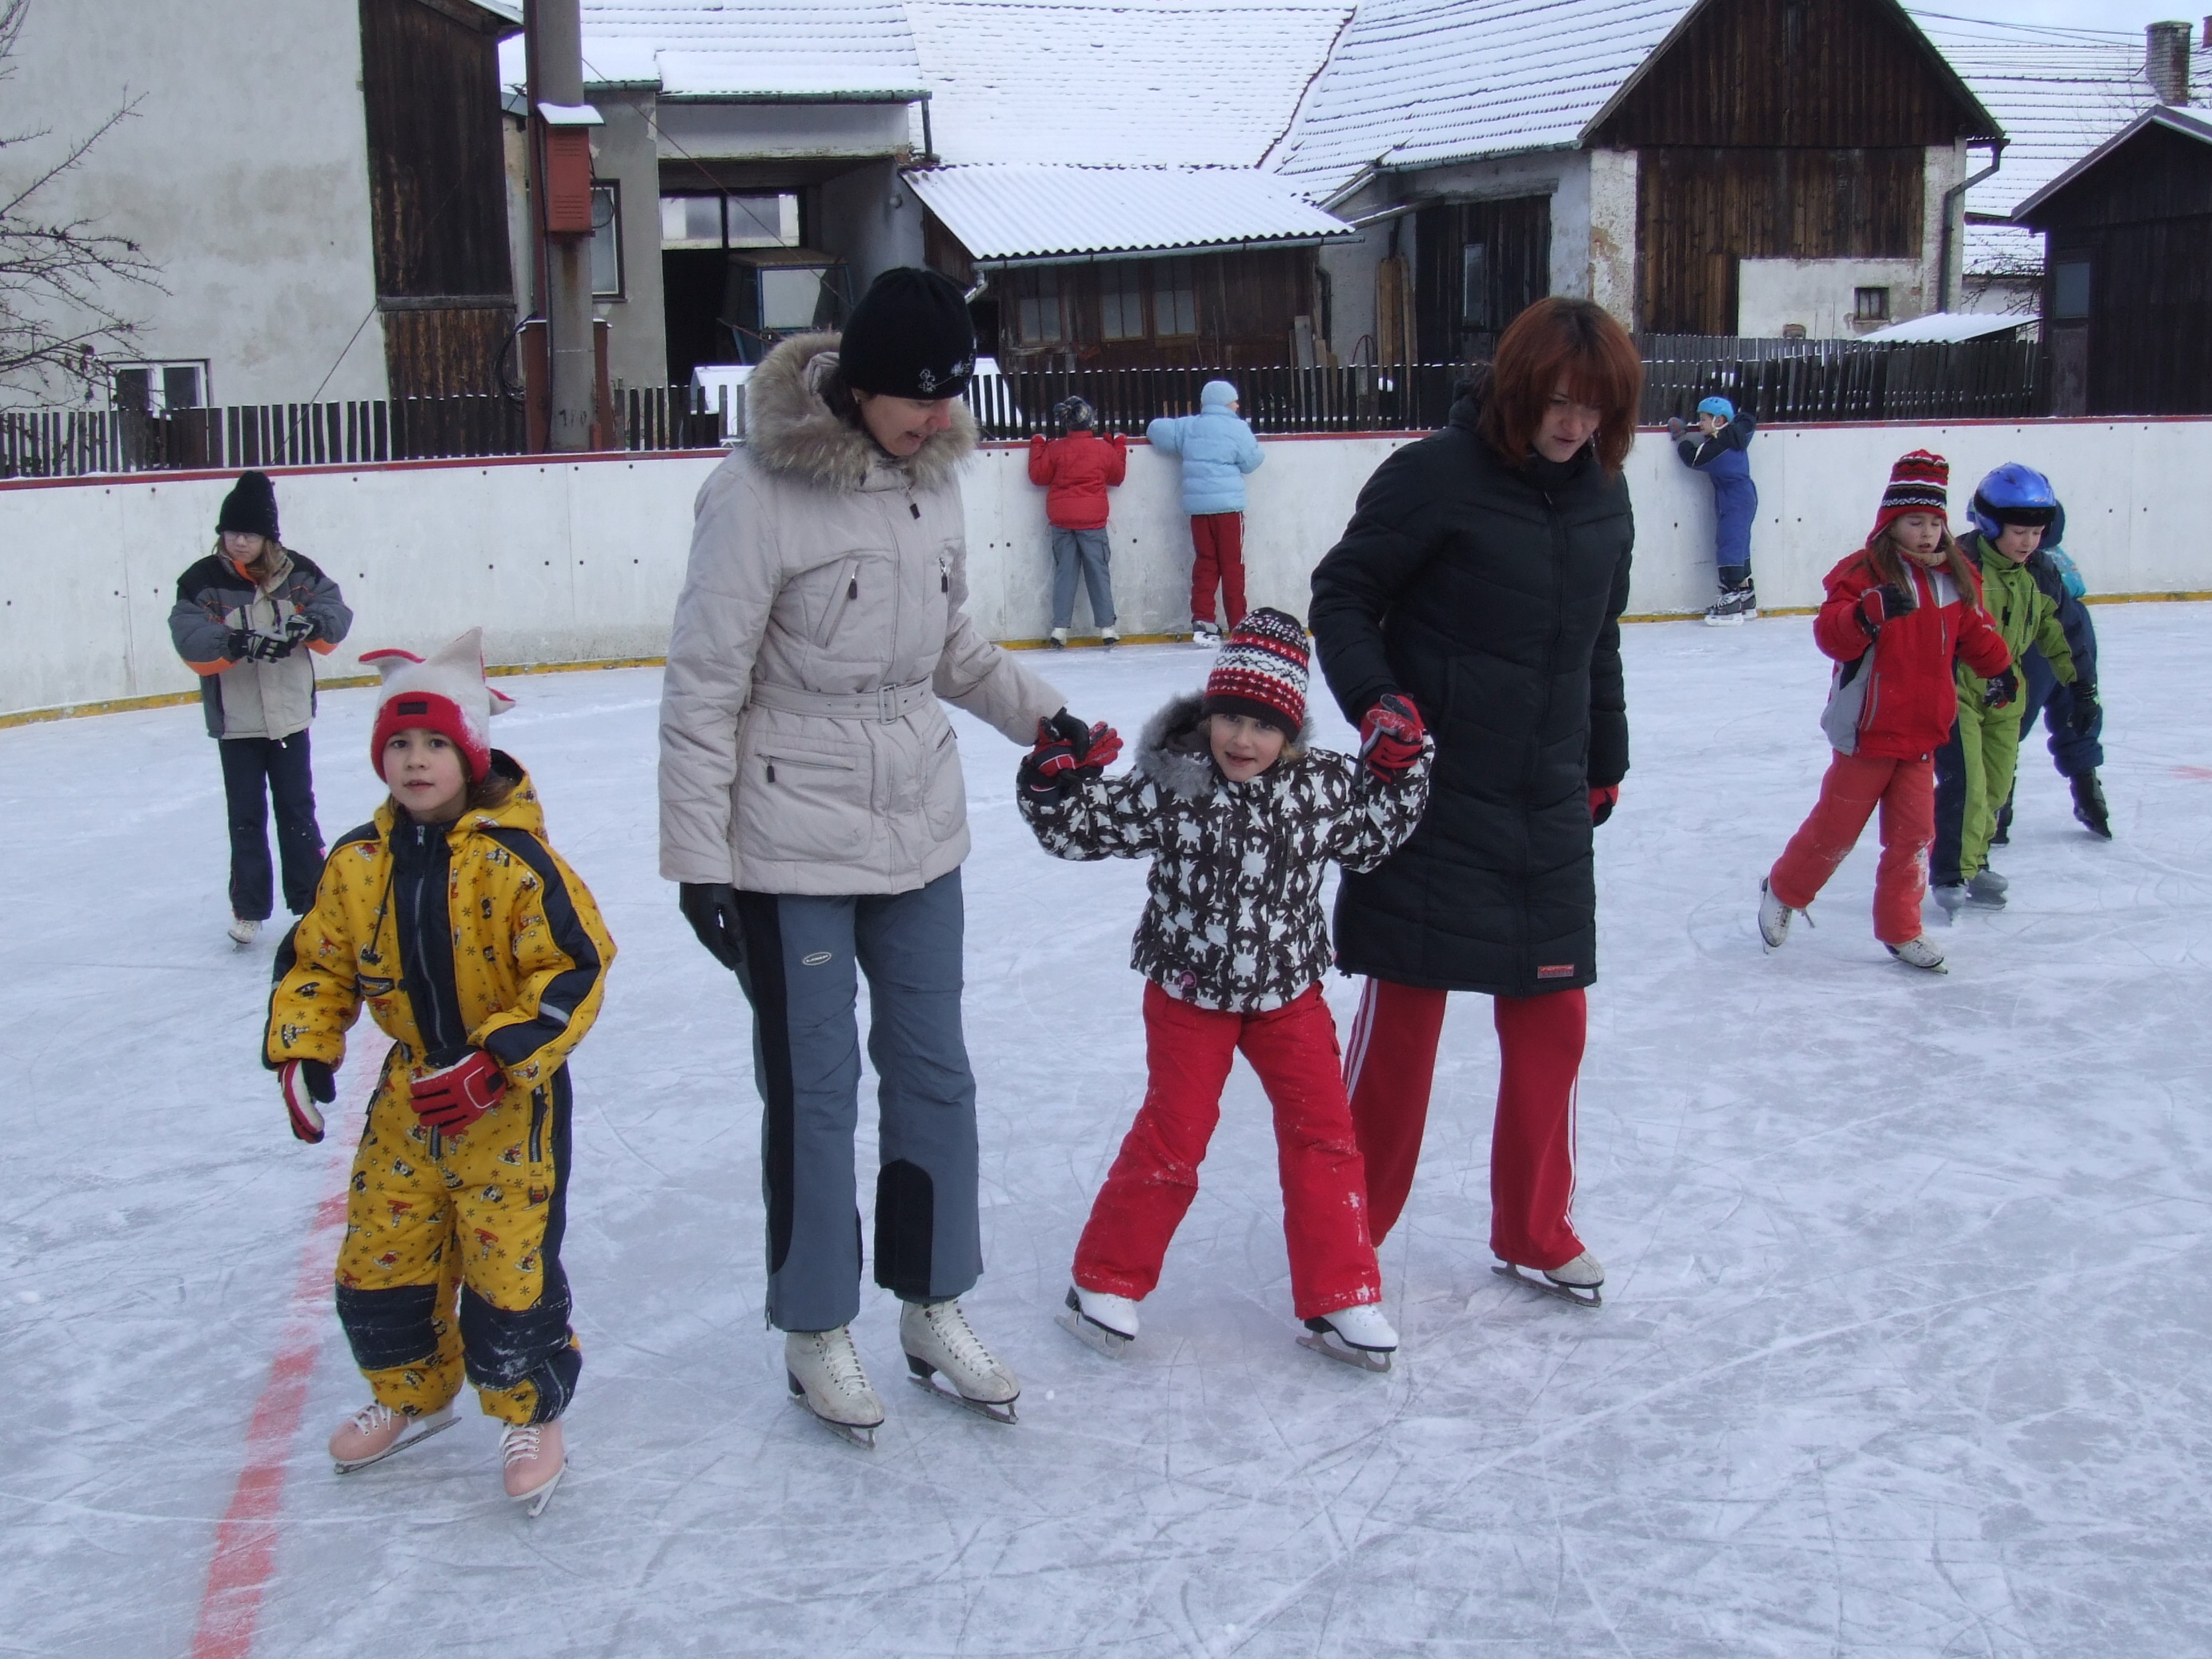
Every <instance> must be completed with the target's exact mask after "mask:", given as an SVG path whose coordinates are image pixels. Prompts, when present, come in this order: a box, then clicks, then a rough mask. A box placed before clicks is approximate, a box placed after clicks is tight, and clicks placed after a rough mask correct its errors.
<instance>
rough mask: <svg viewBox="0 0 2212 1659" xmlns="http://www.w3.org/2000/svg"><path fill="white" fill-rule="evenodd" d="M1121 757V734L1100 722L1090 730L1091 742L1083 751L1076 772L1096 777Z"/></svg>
mask: <svg viewBox="0 0 2212 1659" xmlns="http://www.w3.org/2000/svg"><path fill="white" fill-rule="evenodd" d="M1119 759H1121V733H1120V732H1116V731H1115V729H1114V728H1113V727H1112V726H1109V725H1107V724H1106V722H1105V721H1103V720H1100V721H1098V722H1097V723H1096V724H1095V725H1093V726H1091V740H1090V742H1089V744H1088V745H1087V746H1086V747H1085V749H1084V751H1083V759H1082V760H1081V761H1080V762H1079V763H1077V766H1076V770H1077V771H1079V772H1088V773H1089V774H1090V775H1091V776H1092V777H1094V778H1095V777H1097V775H1099V774H1100V773H1102V772H1103V771H1104V770H1105V769H1107V768H1108V767H1109V766H1111V765H1112V764H1113V763H1115V761H1117V760H1119Z"/></svg>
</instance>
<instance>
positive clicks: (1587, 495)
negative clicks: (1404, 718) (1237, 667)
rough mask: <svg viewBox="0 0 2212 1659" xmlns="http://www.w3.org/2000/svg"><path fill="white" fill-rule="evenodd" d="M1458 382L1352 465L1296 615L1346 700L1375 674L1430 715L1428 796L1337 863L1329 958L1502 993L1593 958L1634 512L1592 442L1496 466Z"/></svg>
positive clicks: (1379, 683) (1623, 746)
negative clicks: (1339, 881) (1427, 412)
mask: <svg viewBox="0 0 2212 1659" xmlns="http://www.w3.org/2000/svg"><path fill="white" fill-rule="evenodd" d="M1479 410H1480V404H1479V402H1478V401H1477V398H1476V396H1468V397H1463V398H1461V400H1460V401H1459V403H1458V404H1456V405H1455V406H1454V408H1453V410H1452V415H1451V422H1450V424H1449V425H1448V426H1447V427H1446V428H1444V429H1443V431H1441V432H1439V433H1437V434H1436V435H1433V436H1431V437H1429V438H1425V439H1424V440H1422V441H1420V442H1419V443H1417V444H1413V445H1411V446H1409V447H1407V448H1405V449H1401V450H1400V451H1399V452H1398V453H1396V454H1395V455H1393V456H1392V457H1391V458H1390V459H1389V460H1387V461H1385V462H1384V463H1383V465H1382V466H1380V467H1379V468H1377V469H1376V473H1375V476H1374V477H1371V478H1370V479H1369V480H1368V481H1367V487H1366V488H1365V489H1363V490H1361V491H1360V494H1359V504H1358V508H1357V509H1356V510H1355V511H1354V513H1353V514H1352V522H1351V524H1350V525H1349V526H1346V529H1345V532H1344V537H1343V539H1342V540H1340V542H1338V543H1337V544H1336V546H1335V547H1334V549H1332V550H1330V551H1329V553H1328V556H1327V557H1325V558H1324V559H1322V562H1321V563H1320V565H1319V566H1318V567H1316V569H1315V571H1314V577H1313V611H1312V616H1311V626H1312V629H1313V632H1314V639H1315V642H1316V645H1317V646H1318V647H1319V649H1320V654H1321V660H1322V671H1323V672H1324V673H1325V674H1326V675H1327V676H1328V684H1329V690H1331V691H1333V692H1334V694H1335V696H1336V700H1337V702H1338V704H1339V705H1340V707H1341V708H1343V710H1344V712H1345V714H1346V717H1348V718H1349V719H1351V720H1354V721H1357V720H1358V719H1359V718H1360V716H1361V715H1363V714H1365V713H1366V712H1367V710H1368V709H1369V708H1371V707H1373V705H1374V702H1375V700H1376V698H1377V697H1379V696H1383V694H1384V693H1385V692H1388V691H1393V690H1395V691H1399V692H1401V693H1403V694H1404V695H1406V696H1409V697H1410V698H1412V700H1413V704H1414V706H1415V707H1416V708H1419V710H1420V712H1421V717H1422V719H1423V720H1425V721H1427V722H1428V725H1429V726H1430V729H1431V731H1433V732H1435V734H1436V739H1437V758H1436V767H1435V770H1434V772H1433V774H1432V775H1431V781H1430V795H1429V809H1428V812H1427V815H1426V816H1425V817H1424V818H1423V819H1422V821H1421V825H1420V828H1419V829H1416V830H1415V831H1414V832H1413V836H1412V838H1411V839H1410V840H1408V841H1407V842H1406V843H1405V845H1404V846H1402V847H1401V848H1399V849H1398V850H1397V851H1396V852H1395V853H1394V854H1391V856H1390V857H1389V860H1387V861H1385V862H1384V863H1383V865H1382V866H1381V867H1380V868H1378V869H1376V870H1374V871H1372V872H1369V873H1367V874H1364V875H1356V874H1353V873H1352V872H1350V871H1347V872H1346V873H1345V877H1344V882H1343V885H1342V886H1341V887H1340V889H1339V890H1338V894H1337V901H1336V955H1337V963H1338V965H1339V966H1340V968H1342V969H1344V970H1345V971H1346V972H1347V973H1352V974H1368V975H1376V976H1377V977H1379V978H1383V979H1388V980H1395V981H1398V982H1399V983H1401V984H1405V985H1419V986H1426V987H1432V988H1441V989H1446V990H1455V991H1486V992H1489V993H1491V994H1493V995H1498V996H1515V997H1520V996H1533V995H1534V994H1538V993H1540V992H1544V991H1557V990H1565V989H1568V988H1570V987H1575V986H1582V985H1588V984H1589V983H1590V982H1591V981H1593V980H1595V978H1596V977H1597V960H1596V957H1597V925H1596V910H1597V896H1596V889H1595V881H1594V879H1593V874H1592V868H1591V844H1590V843H1591V832H1590V819H1589V789H1590V788H1592V787H1603V786H1606V785H1609V784H1614V783H1618V782H1620V779H1621V777H1622V776H1623V775H1624V774H1626V772H1627V770H1628V714H1627V703H1626V699H1625V697H1624V696H1623V692H1622V686H1621V674H1620V613H1621V611H1622V609H1623V608H1624V607H1625V606H1626V605H1627V603H1628V567H1629V554H1630V549H1631V547H1632V545H1633V544H1634V542H1635V538H1636V528H1635V523H1634V520H1633V519H1632V516H1631V514H1630V510H1629V504H1628V489H1627V486H1626V484H1625V483H1622V482H1621V481H1620V479H1619V478H1608V477H1607V476H1606V475H1605V473H1604V471H1603V470H1602V469H1601V467H1600V466H1599V465H1598V464H1597V461H1596V458H1595V455H1594V454H1593V453H1592V452H1590V451H1589V450H1584V451H1583V453H1582V454H1581V455H1579V456H1577V458H1576V459H1574V460H1573V461H1571V462H1567V463H1565V464H1564V465H1562V464H1558V463H1553V462H1548V461H1546V460H1544V459H1542V458H1541V456H1534V455H1532V456H1531V457H1530V459H1529V460H1528V463H1527V464H1526V465H1523V466H1522V467H1520V468H1517V469H1516V468H1512V467H1509V466H1508V465H1506V462H1505V460H1504V457H1502V456H1501V455H1499V454H1498V453H1497V452H1496V451H1495V450H1493V449H1492V447H1490V446H1489V445H1488V444H1487V443H1486V442H1485V441H1483V440H1482V439H1481V438H1480V436H1479V435H1477V433H1476V429H1475V420H1476V416H1477V414H1478V412H1479Z"/></svg>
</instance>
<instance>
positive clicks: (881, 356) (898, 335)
mask: <svg viewBox="0 0 2212 1659" xmlns="http://www.w3.org/2000/svg"><path fill="white" fill-rule="evenodd" d="M837 368H838V371H839V373H840V374H842V375H843V376H844V380H845V384H846V385H847V386H851V387H852V388H853V389H854V391H855V392H876V393H878V394H879V395H880V396H883V397H887V398H922V399H925V400H927V399H932V398H957V397H958V396H959V395H960V394H961V393H962V392H965V391H966V390H967V389H968V377H969V375H971V374H974V373H975V324H974V323H972V322H970V321H969V318H968V300H967V296H966V295H963V293H961V291H960V289H959V286H958V284H957V283H954V282H953V281H952V279H951V277H949V276H939V274H938V273H937V272H935V271H933V270H922V269H921V268H920V267H919V266H915V265H896V266H894V267H892V268H891V269H890V270H887V271H885V272H884V274H883V275H882V276H878V277H877V278H876V280H875V282H874V283H873V284H872V286H871V287H870V288H869V289H868V291H867V293H866V294H865V295H862V296H861V298H860V304H859V305H857V306H854V307H853V316H852V320H851V321H849V322H848V323H847V324H846V325H845V335H844V338H843V339H842V340H841V341H839V342H838V345H837Z"/></svg>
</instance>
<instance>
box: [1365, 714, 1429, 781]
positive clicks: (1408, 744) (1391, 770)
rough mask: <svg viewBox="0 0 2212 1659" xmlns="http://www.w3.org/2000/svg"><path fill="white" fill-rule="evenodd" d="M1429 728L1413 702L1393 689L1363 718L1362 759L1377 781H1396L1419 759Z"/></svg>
mask: <svg viewBox="0 0 2212 1659" xmlns="http://www.w3.org/2000/svg"><path fill="white" fill-rule="evenodd" d="M1427 729H1428V728H1427V727H1426V726H1423V725H1422V724H1421V716H1420V714H1419V712H1418V711H1417V710H1416V709H1415V708H1414V707H1413V704H1412V703H1410V702H1407V701H1406V699H1405V698H1403V697H1401V696H1399V695H1398V694H1397V693H1396V692H1395V691H1393V692H1391V693H1390V694H1389V695H1388V696H1384V697H1382V698H1380V699H1378V700H1377V701H1376V704H1375V707H1373V708H1370V709H1369V710H1368V711H1367V713H1366V714H1365V716H1364V718H1363V719H1362V720H1360V722H1359V758H1360V760H1361V761H1362V762H1363V763H1364V764H1365V765H1366V768H1367V769H1368V770H1369V771H1370V772H1371V773H1373V774H1374V775H1375V777H1376V781H1379V782H1383V783H1395V782H1396V781H1398V780H1399V779H1400V778H1401V777H1403V776H1405V775H1406V773H1407V769H1409V768H1410V767H1412V765H1413V763H1414V762H1415V761H1417V760H1419V759H1420V757H1421V737H1422V734H1423V733H1424V732H1426V731H1427Z"/></svg>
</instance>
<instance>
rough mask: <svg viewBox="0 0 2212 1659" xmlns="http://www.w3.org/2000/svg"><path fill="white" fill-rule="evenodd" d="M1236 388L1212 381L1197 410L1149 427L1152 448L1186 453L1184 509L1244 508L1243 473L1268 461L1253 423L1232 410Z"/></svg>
mask: <svg viewBox="0 0 2212 1659" xmlns="http://www.w3.org/2000/svg"><path fill="white" fill-rule="evenodd" d="M1236 401H1237V388H1236V387H1235V386H1231V385H1230V384H1229V382H1228V381H1226V380H1208V381H1207V382H1206V390H1205V391H1204V392H1201V393H1200V396H1199V404H1198V413H1197V414H1195V415H1181V416H1174V417H1173V418H1170V419H1163V420H1158V421H1154V422H1152V424H1151V425H1150V426H1148V427H1146V428H1145V437H1146V440H1147V441H1149V442H1150V443H1151V444H1152V447H1153V448H1155V449H1158V450H1161V451H1163V452H1164V453H1167V454H1170V455H1180V456H1182V510H1183V511H1184V512H1186V513H1190V514H1191V515H1192V516H1193V517H1195V516H1197V515H1198V514H1199V513H1242V512H1243V510H1244V475H1245V474H1246V473H1247V472H1255V471H1258V470H1259V466H1260V463H1261V462H1262V461H1264V460H1266V459H1267V456H1266V455H1264V454H1262V453H1261V449H1260V441H1259V440H1258V439H1257V438H1255V437H1254V436H1253V435H1252V428H1250V427H1249V426H1247V425H1245V424H1244V422H1243V421H1241V420H1239V419H1238V418H1237V416H1236V415H1235V414H1234V413H1233V412H1231V408H1230V405H1231V404H1234V403H1235V402H1236Z"/></svg>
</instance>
